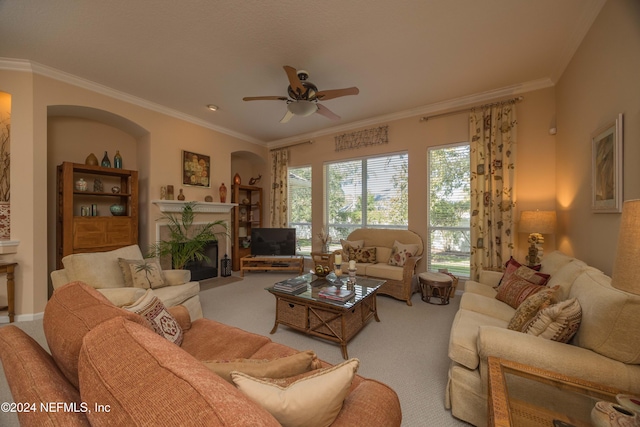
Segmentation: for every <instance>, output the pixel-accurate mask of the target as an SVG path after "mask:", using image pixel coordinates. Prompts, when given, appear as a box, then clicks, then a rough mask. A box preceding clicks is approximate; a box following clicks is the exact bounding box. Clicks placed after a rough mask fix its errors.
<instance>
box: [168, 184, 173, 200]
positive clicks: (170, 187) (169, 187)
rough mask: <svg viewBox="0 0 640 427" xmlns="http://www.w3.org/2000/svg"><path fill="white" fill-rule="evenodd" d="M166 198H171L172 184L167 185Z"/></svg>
mask: <svg viewBox="0 0 640 427" xmlns="http://www.w3.org/2000/svg"><path fill="white" fill-rule="evenodd" d="M167 200H173V185H167Z"/></svg>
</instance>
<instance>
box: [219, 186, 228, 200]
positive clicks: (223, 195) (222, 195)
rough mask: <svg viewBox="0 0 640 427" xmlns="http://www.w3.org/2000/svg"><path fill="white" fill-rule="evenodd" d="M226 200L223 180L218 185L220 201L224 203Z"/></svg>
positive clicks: (225, 188)
mask: <svg viewBox="0 0 640 427" xmlns="http://www.w3.org/2000/svg"><path fill="white" fill-rule="evenodd" d="M226 201H227V187H226V186H225V185H224V182H223V183H222V185H221V186H220V203H224V202H226Z"/></svg>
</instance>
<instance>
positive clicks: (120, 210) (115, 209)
mask: <svg viewBox="0 0 640 427" xmlns="http://www.w3.org/2000/svg"><path fill="white" fill-rule="evenodd" d="M109 210H110V211H111V215H113V216H124V215H126V214H127V207H126V206H125V205H117V204H116V205H111V207H109Z"/></svg>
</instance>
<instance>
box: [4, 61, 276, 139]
mask: <svg viewBox="0 0 640 427" xmlns="http://www.w3.org/2000/svg"><path fill="white" fill-rule="evenodd" d="M0 70H8V71H22V72H31V73H34V74H39V75H41V76H44V77H48V78H51V79H54V80H58V81H61V82H63V83H67V84H70V85H73V86H77V87H80V88H82V89H86V90H90V91H92V92H96V93H99V94H101V95H105V96H108V97H110V98H114V99H117V100H120V101H124V102H126V103H128V104H133V105H137V106H138V107H142V108H145V109H147V110H151V111H155V112H157V113H161V114H164V115H166V116H170V117H174V118H176V119H180V120H183V121H185V122H189V123H193V124H195V125H198V126H202V127H204V128H207V129H211V130H214V131H216V132H220V133H223V134H225V135H229V136H232V137H234V138H238V139H241V140H243V141H247V142H251V143H254V144H259V145H262V146H264V145H265V142H264V141H261V140H259V139H256V138H253V137H251V136H249V135H245V134H242V133H239V132H234V131H232V130H229V129H226V128H223V127H220V126H216V125H214V124H212V123H209V122H207V121H205V120H202V119H199V118H197V117H193V116H190V115H188V114H184V113H181V112H180V111H176V110H173V109H171V108H168V107H165V106H163V105H160V104H156V103H154V102H151V101H147V100H146V99H142V98H138V97H137V96H133V95H129V94H128V93H125V92H121V91H118V90H115V89H112V88H110V87H108V86H104V85H101V84H99V83H96V82H92V81H90V80H87V79H83V78H82V77H78V76H75V75H73V74H69V73H66V72H64V71H60V70H58V69H55V68H51V67H48V66H46V65H42V64H39V63H37V62H33V61H28V60H24V59H13V58H0Z"/></svg>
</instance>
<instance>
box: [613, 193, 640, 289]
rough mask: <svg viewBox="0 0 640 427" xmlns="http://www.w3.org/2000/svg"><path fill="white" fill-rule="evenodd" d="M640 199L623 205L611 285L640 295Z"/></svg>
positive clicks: (628, 201)
mask: <svg viewBox="0 0 640 427" xmlns="http://www.w3.org/2000/svg"><path fill="white" fill-rule="evenodd" d="M638 278H640V200H627V201H626V202H624V205H623V206H622V219H621V221H620V233H619V236H618V250H617V252H616V258H615V261H614V264H613V274H612V275H611V286H613V287H614V288H616V289H620V290H623V291H625V292H629V293H632V294H636V295H640V281H639V280H638Z"/></svg>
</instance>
